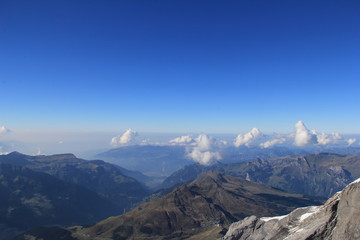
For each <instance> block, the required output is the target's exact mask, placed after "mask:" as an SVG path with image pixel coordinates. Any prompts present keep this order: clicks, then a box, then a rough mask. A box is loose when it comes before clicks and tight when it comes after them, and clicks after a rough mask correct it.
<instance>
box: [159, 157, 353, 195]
mask: <svg viewBox="0 0 360 240" xmlns="http://www.w3.org/2000/svg"><path fill="white" fill-rule="evenodd" d="M359 169H360V155H359V154H357V155H339V154H330V153H321V154H309V155H304V156H287V157H281V158H276V159H255V160H253V161H251V162H243V163H233V164H221V163H218V164H215V165H213V166H209V167H204V166H200V165H196V164H195V165H191V166H186V167H184V168H182V169H181V170H179V171H177V172H175V173H173V174H172V175H171V176H169V177H168V178H167V179H165V180H164V182H163V187H165V188H166V187H171V186H172V185H176V184H180V183H184V182H185V183H186V182H189V181H191V180H193V179H195V178H196V177H197V176H198V174H199V173H201V172H203V171H206V170H215V171H219V172H224V173H226V174H228V175H232V176H238V177H242V178H246V179H249V180H250V181H253V182H259V183H263V184H268V185H270V186H272V187H275V188H278V189H282V190H284V191H286V192H291V193H300V194H306V195H312V196H321V197H329V196H331V195H332V194H334V193H335V192H337V191H339V190H342V189H343V188H344V187H345V186H346V185H347V184H349V183H350V182H351V181H353V180H354V179H356V178H358V177H360V170H359Z"/></svg>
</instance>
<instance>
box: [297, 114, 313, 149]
mask: <svg viewBox="0 0 360 240" xmlns="http://www.w3.org/2000/svg"><path fill="white" fill-rule="evenodd" d="M316 143H317V137H316V135H315V134H313V133H311V132H310V131H309V129H307V128H306V126H305V124H304V123H303V122H302V121H301V120H300V121H298V122H297V123H296V125H295V140H294V145H296V146H306V145H309V144H316Z"/></svg>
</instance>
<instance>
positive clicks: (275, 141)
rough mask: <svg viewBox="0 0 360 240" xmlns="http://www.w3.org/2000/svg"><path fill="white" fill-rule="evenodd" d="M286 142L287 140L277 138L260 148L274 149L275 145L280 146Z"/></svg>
mask: <svg viewBox="0 0 360 240" xmlns="http://www.w3.org/2000/svg"><path fill="white" fill-rule="evenodd" d="M285 141H286V138H275V139H272V140H269V141H266V142H263V143H261V144H260V147H262V148H269V147H273V146H275V145H278V144H282V143H284V142H285Z"/></svg>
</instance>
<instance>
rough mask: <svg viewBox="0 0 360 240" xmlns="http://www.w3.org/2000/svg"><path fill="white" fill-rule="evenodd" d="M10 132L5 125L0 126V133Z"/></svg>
mask: <svg viewBox="0 0 360 240" xmlns="http://www.w3.org/2000/svg"><path fill="white" fill-rule="evenodd" d="M10 132H11V131H10V129H8V128H7V127H5V126H1V127H0V134H7V133H10Z"/></svg>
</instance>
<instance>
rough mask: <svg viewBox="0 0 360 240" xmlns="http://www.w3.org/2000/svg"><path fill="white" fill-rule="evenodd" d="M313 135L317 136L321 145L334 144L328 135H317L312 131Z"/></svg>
mask: <svg viewBox="0 0 360 240" xmlns="http://www.w3.org/2000/svg"><path fill="white" fill-rule="evenodd" d="M312 133H313V134H314V135H316V138H317V142H318V144H319V145H327V144H329V143H331V142H332V139H331V138H330V136H329V135H327V134H326V133H317V132H316V131H312Z"/></svg>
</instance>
